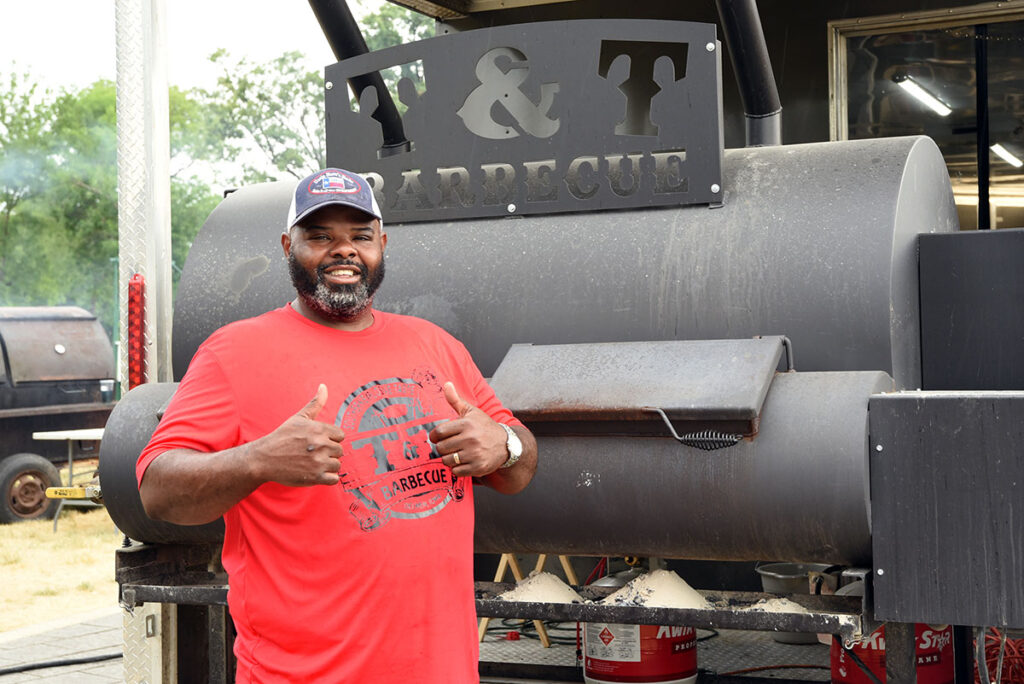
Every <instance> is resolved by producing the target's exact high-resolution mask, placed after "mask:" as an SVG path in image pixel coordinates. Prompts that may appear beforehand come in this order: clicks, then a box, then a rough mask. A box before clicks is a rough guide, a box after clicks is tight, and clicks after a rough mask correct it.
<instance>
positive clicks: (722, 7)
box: [716, 0, 782, 147]
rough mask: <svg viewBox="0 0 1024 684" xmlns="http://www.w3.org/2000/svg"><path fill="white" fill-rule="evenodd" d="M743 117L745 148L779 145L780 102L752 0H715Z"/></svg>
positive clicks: (766, 47) (780, 135) (780, 130)
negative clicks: (744, 120)
mask: <svg viewBox="0 0 1024 684" xmlns="http://www.w3.org/2000/svg"><path fill="white" fill-rule="evenodd" d="M716 4H717V6H718V16H719V17H720V18H721V20H722V28H723V30H724V32H725V44H726V47H727V48H728V49H729V55H730V57H731V58H732V65H733V69H734V70H735V72H736V81H737V83H738V84H739V88H740V98H741V99H742V100H743V115H744V117H746V123H747V126H746V141H747V144H746V146H747V147H761V146H766V145H781V144H782V103H781V102H780V101H779V89H778V87H777V86H776V85H775V75H774V74H773V73H772V63H771V60H770V59H769V57H768V46H767V45H766V44H765V41H764V30H763V29H762V28H761V17H760V15H758V13H757V2H756V0H716Z"/></svg>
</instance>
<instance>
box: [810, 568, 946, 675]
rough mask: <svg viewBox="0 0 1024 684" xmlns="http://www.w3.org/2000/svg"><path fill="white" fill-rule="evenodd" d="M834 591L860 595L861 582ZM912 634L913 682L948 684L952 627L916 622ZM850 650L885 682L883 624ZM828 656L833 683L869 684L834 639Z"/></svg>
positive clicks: (862, 593)
mask: <svg viewBox="0 0 1024 684" xmlns="http://www.w3.org/2000/svg"><path fill="white" fill-rule="evenodd" d="M836 593H837V594H840V595H848V596H863V595H864V583H863V582H853V583H852V584H848V585H846V586H845V587H842V588H840V589H839V591H837V592H836ZM914 635H915V639H914V651H915V653H916V655H917V681H918V682H919V683H920V684H952V682H953V627H952V626H951V625H926V624H922V623H918V624H917V625H915V628H914ZM851 651H852V652H853V653H855V654H856V655H857V657H858V658H860V660H861V662H863V663H864V664H865V665H866V666H867V668H868V669H869V670H870V671H871V673H872V674H873V675H875V677H877V678H878V679H880V680H881V681H883V682H884V681H886V679H885V626H884V625H883V626H881V627H879V628H878V629H876V630H875V631H874V632H872V633H871V634H870V635H869V636H867V637H866V638H864V639H862V640H861V641H860V643H858V644H856V645H855V646H853V648H852V649H851ZM830 656H831V665H832V683H833V684H871V678H870V677H869V676H868V675H866V674H864V672H862V671H861V670H860V668H859V667H858V666H857V665H856V664H855V663H854V661H853V659H852V658H850V657H849V656H848V655H847V654H846V652H845V651H844V650H843V649H841V648H840V647H839V644H838V643H836V641H835V640H834V639H833V640H832V650H831V653H830Z"/></svg>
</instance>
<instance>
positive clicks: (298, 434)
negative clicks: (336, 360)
mask: <svg viewBox="0 0 1024 684" xmlns="http://www.w3.org/2000/svg"><path fill="white" fill-rule="evenodd" d="M326 403H327V386H326V385H323V384H321V385H320V386H319V387H318V388H317V391H316V395H315V396H314V397H313V398H312V399H311V400H310V401H309V402H308V403H307V404H306V405H305V406H303V407H302V408H300V409H299V410H298V412H296V413H295V415H293V416H291V417H290V418H288V420H286V421H284V422H283V423H281V425H280V426H279V427H278V428H277V429H276V430H274V431H273V432H271V433H270V434H269V435H267V436H266V437H263V438H261V439H258V440H255V441H254V442H251V443H250V444H249V447H250V450H249V458H250V460H251V467H253V468H255V469H257V472H258V476H259V477H260V479H261V480H262V481H264V482H278V483H280V484H283V485H289V486H292V487H310V486H312V485H317V484H325V485H333V484H338V481H339V476H338V471H339V470H340V469H341V463H340V461H339V460H338V459H339V458H341V455H342V450H341V442H342V441H343V440H344V439H345V433H344V432H343V431H342V430H341V429H340V428H338V427H336V426H334V425H331V424H330V423H323V422H321V421H318V420H317V419H316V417H317V416H318V415H319V414H320V411H322V410H323V408H324V405H325V404H326Z"/></svg>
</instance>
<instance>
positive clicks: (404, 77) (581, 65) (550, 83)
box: [326, 19, 722, 223]
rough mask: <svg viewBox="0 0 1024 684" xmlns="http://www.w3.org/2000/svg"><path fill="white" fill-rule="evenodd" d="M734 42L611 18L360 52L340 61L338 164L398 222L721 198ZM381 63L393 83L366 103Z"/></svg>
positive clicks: (331, 148)
mask: <svg viewBox="0 0 1024 684" xmlns="http://www.w3.org/2000/svg"><path fill="white" fill-rule="evenodd" d="M720 53H721V49H720V44H719V43H718V41H717V39H716V36H715V27H714V25H712V24H699V23H690V22H670V21H647V20H637V21H623V20H603V19H598V20H578V21H572V22H564V21H557V22H542V23H535V24H522V25H515V26H505V27H496V28H491V29H480V30H476V31H468V32H465V33H454V34H451V35H445V36H439V37H437V38H431V39H428V40H424V41H420V42H416V43H411V44H408V45H402V46H398V47H394V48H390V49H387V50H380V51H377V52H371V53H368V54H365V55H360V56H358V57H353V58H351V59H346V60H344V61H341V62H338V63H337V64H333V65H331V66H328V67H327V69H326V113H327V162H328V164H329V165H330V166H340V167H343V168H348V169H353V170H358V171H360V172H362V173H365V174H366V175H367V177H368V178H369V179H370V181H371V183H372V184H373V186H374V192H375V193H376V194H377V198H378V201H379V202H380V204H381V206H382V208H383V210H384V212H385V216H386V217H387V219H388V221H389V222H392V223H405V222H413V221H426V220H440V219H454V218H478V217H485V216H507V215H519V214H540V213H554V212H568V211H593V210H597V209H617V208H630V207H651V206H670V205H684V204H716V203H720V202H721V201H722V186H721V182H722V181H721V168H722V113H721V112H722V105H721V56H720ZM375 71H380V72H382V73H387V72H389V71H390V73H392V74H393V75H394V78H390V79H389V78H387V77H385V80H387V81H389V82H390V83H391V85H390V86H388V88H389V89H390V90H393V91H394V92H387V93H380V92H378V89H377V87H375V86H372V85H370V86H363V87H359V88H358V89H359V92H358V93H356V97H354V98H353V97H352V96H351V93H350V91H349V88H347V87H345V84H346V82H349V81H350V80H353V82H355V83H366V82H367V81H366V79H365V77H366V76H367V75H368V74H371V73H373V72H375ZM361 77H362V78H363V79H364V80H362V81H360V78H361ZM386 98H390V100H391V102H393V103H394V105H395V107H396V108H397V113H395V110H394V109H389V111H390V112H392V113H393V114H395V115H394V116H392V119H398V120H399V121H400V124H399V130H398V133H397V134H396V132H395V130H394V128H392V129H390V130H385V129H386V128H387V124H382V123H381V122H382V121H386V120H387V119H388V117H387V116H384V115H382V113H383V111H384V109H385V108H390V106H391V105H390V103H389V102H387V101H386ZM382 102H383V103H384V104H382ZM396 136H397V137H398V144H396V143H395V138H396ZM385 140H387V141H388V143H387V144H385Z"/></svg>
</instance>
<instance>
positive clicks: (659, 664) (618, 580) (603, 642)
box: [583, 570, 697, 684]
mask: <svg viewBox="0 0 1024 684" xmlns="http://www.w3.org/2000/svg"><path fill="white" fill-rule="evenodd" d="M639 574H640V573H639V572H637V571H635V570H628V571H626V572H621V573H617V574H615V575H609V576H607V577H603V578H601V579H599V580H597V581H596V582H594V584H596V585H599V586H613V587H621V586H624V585H626V584H627V583H628V582H629V581H630V580H632V579H633V578H635V577H638V576H639ZM583 654H584V661H583V680H584V681H585V682H587V684H611V683H619V682H641V683H644V684H654V683H657V684H694V682H696V681H697V633H696V631H695V630H694V629H693V628H692V627H661V626H658V625H617V624H608V623H603V622H591V623H587V624H585V625H583Z"/></svg>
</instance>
